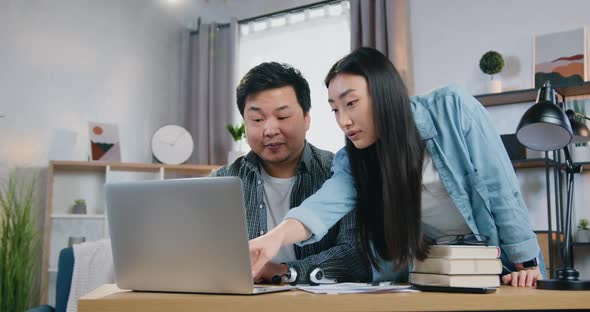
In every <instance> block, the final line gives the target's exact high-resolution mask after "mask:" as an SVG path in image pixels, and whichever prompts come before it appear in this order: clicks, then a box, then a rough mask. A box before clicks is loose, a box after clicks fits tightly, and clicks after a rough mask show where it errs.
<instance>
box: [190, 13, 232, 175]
mask: <svg viewBox="0 0 590 312" xmlns="http://www.w3.org/2000/svg"><path fill="white" fill-rule="evenodd" d="M183 36H184V37H183V41H182V53H183V55H182V56H181V58H182V61H181V66H182V69H181V72H182V80H181V96H182V99H183V101H184V105H185V107H184V110H183V111H184V113H185V116H184V119H185V127H186V128H187V130H188V131H189V132H190V133H191V134H192V136H193V139H194V143H195V149H194V151H193V154H192V156H191V159H190V160H189V162H191V163H194V164H211V165H222V164H225V163H226V162H227V152H228V151H229V150H230V149H231V144H232V141H231V136H230V135H229V133H228V132H227V130H226V125H227V124H228V123H231V122H232V116H233V115H232V111H233V107H234V105H235V86H236V85H235V77H236V75H235V72H236V57H237V42H238V23H237V20H232V21H231V22H230V23H229V25H227V24H225V25H217V24H200V25H199V28H198V31H196V32H191V33H188V32H187V33H185V34H184V35H183Z"/></svg>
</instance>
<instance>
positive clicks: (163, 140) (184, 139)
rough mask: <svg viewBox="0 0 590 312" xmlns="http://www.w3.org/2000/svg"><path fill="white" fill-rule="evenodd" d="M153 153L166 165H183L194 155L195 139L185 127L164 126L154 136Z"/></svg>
mask: <svg viewBox="0 0 590 312" xmlns="http://www.w3.org/2000/svg"><path fill="white" fill-rule="evenodd" d="M152 153H153V154H154V156H155V157H156V159H158V160H159V161H160V162H162V163H164V164H169V165H178V164H182V163H184V162H186V161H187V160H188V159H189V157H191V154H192V153H193V138H192V137H191V135H190V133H189V132H188V131H186V129H184V128H183V127H180V126H176V125H167V126H163V127H162V128H160V129H158V130H156V132H155V133H154V135H153V136H152Z"/></svg>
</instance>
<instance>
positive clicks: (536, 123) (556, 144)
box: [516, 81, 590, 290]
mask: <svg viewBox="0 0 590 312" xmlns="http://www.w3.org/2000/svg"><path fill="white" fill-rule="evenodd" d="M576 116H579V117H583V118H586V119H588V117H586V116H584V115H582V114H579V113H576V112H574V111H572V110H568V111H567V113H564V112H563V109H562V108H561V107H559V105H557V98H556V94H555V90H553V88H552V87H551V83H550V82H549V81H547V82H545V84H544V85H543V87H542V88H541V89H540V90H539V94H538V96H537V101H536V103H535V105H533V106H531V108H529V109H528V110H527V111H526V112H525V113H524V115H523V116H522V118H521V119H520V122H519V123H518V127H517V128H516V138H517V139H518V141H520V143H521V144H522V145H524V146H526V147H528V148H530V149H533V150H537V151H554V150H558V149H563V153H564V155H565V172H566V181H567V185H566V192H567V195H566V196H567V198H566V216H565V226H564V228H565V233H564V235H565V243H564V250H563V253H562V254H561V256H562V257H563V261H562V263H563V266H564V267H561V268H558V269H557V277H556V278H554V279H547V280H540V281H537V288H539V289H551V290H590V281H583V280H580V273H579V272H578V271H577V270H575V269H574V268H573V265H572V261H571V260H572V259H571V252H570V251H571V239H570V238H571V227H572V221H571V219H572V217H571V214H572V196H573V188H574V174H575V173H579V172H581V171H582V166H581V165H576V164H575V163H574V162H573V161H572V158H571V155H570V152H569V149H568V148H567V145H568V144H570V143H572V142H573V143H580V142H587V141H590V131H589V130H588V128H587V127H586V126H585V125H584V124H583V123H580V122H578V121H576V119H575V117H576ZM560 167H561V166H555V167H554V168H553V170H561V168H560Z"/></svg>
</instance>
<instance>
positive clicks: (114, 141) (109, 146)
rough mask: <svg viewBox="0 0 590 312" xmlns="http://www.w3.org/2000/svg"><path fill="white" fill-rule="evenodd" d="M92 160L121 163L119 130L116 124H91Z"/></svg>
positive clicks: (89, 126)
mask: <svg viewBox="0 0 590 312" xmlns="http://www.w3.org/2000/svg"><path fill="white" fill-rule="evenodd" d="M88 131H89V137H90V152H91V155H92V157H91V158H92V160H99V161H121V146H120V143H119V130H118V128H117V125H115V124H106V123H98V122H89V123H88Z"/></svg>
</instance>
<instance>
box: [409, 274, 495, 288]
mask: <svg viewBox="0 0 590 312" xmlns="http://www.w3.org/2000/svg"><path fill="white" fill-rule="evenodd" d="M410 283H411V284H416V285H428V286H445V287H500V276H498V275H497V274H477V275H448V274H431V273H416V272H412V273H410Z"/></svg>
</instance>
